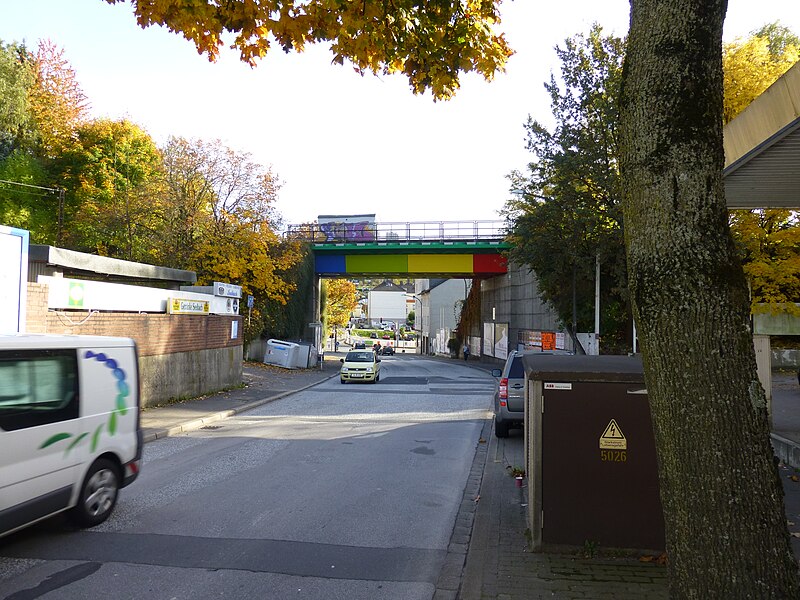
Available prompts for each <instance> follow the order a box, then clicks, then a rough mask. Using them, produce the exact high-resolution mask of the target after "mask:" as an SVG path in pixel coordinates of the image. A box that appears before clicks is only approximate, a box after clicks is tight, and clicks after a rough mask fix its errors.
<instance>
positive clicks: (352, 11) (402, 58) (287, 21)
mask: <svg viewBox="0 0 800 600" xmlns="http://www.w3.org/2000/svg"><path fill="white" fill-rule="evenodd" d="M107 2H109V3H110V4H117V3H120V2H124V0H107ZM131 4H133V11H134V13H135V15H136V19H137V21H138V23H139V25H141V26H142V27H149V26H151V25H161V26H163V27H166V28H167V29H169V30H170V31H173V32H176V33H180V34H181V35H183V36H184V37H185V38H186V39H187V40H189V41H191V42H192V43H194V45H195V46H196V47H197V51H198V52H200V53H201V54H205V55H207V56H208V58H209V60H211V61H214V60H216V59H217V57H218V56H219V54H220V51H221V49H222V48H223V47H224V46H225V44H226V39H227V40H228V42H227V43H230V47H231V48H233V49H235V50H236V51H238V52H239V55H240V57H241V60H243V61H244V62H246V63H248V64H249V65H251V66H254V65H255V64H257V62H258V59H261V58H263V57H264V56H266V55H267V53H268V52H269V51H270V50H271V49H272V47H273V46H277V47H278V48H279V49H280V50H283V51H284V52H290V51H292V50H294V51H297V52H302V51H303V49H304V48H305V47H306V45H307V44H313V43H325V42H327V43H329V44H330V49H331V52H332V53H333V62H334V63H337V64H340V65H341V64H344V62H345V61H348V62H349V63H351V64H352V65H353V67H354V68H355V69H356V70H357V71H359V72H361V73H364V72H368V71H369V72H372V73H376V74H378V73H383V74H389V73H401V74H403V75H405V76H406V77H407V78H408V81H409V84H410V85H411V89H412V90H413V91H414V93H418V94H419V93H423V92H425V91H428V90H430V91H431V93H432V94H433V96H434V98H436V99H448V98H450V97H452V96H453V94H454V93H455V91H456V90H457V89H458V88H459V76H460V74H461V73H468V72H476V73H479V74H480V75H482V76H483V77H485V78H486V79H487V80H489V79H491V78H492V77H493V76H494V74H495V73H496V72H497V71H499V70H502V69H503V67H504V65H505V63H506V60H507V59H508V57H509V56H511V54H512V52H511V49H510V48H509V47H508V45H507V44H506V41H505V38H504V37H503V35H502V34H501V33H497V32H496V31H495V29H496V27H497V26H498V25H499V23H500V15H499V11H498V6H499V2H498V1H496V0H494V1H485V2H483V1H480V0H467V1H465V2H462V1H460V0H445V1H442V2H434V3H426V2H417V1H416V0H395V1H394V2H383V1H378V0H364V1H362V2H338V1H332V0H309V1H307V2H293V1H292V0H247V1H245V0H234V1H229V2H213V1H211V0H198V1H194V2H182V1H177V0H147V1H143V0H132V2H131Z"/></svg>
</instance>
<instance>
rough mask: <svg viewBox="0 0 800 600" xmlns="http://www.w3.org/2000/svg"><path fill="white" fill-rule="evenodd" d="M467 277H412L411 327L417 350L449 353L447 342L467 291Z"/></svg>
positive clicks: (430, 352)
mask: <svg viewBox="0 0 800 600" xmlns="http://www.w3.org/2000/svg"><path fill="white" fill-rule="evenodd" d="M471 285H472V282H471V281H470V280H469V279H417V280H415V281H414V297H415V300H416V309H415V310H416V318H415V320H414V329H415V330H416V331H417V334H418V337H419V344H418V348H419V352H420V353H421V354H441V355H449V354H450V350H449V349H448V348H447V342H448V340H449V339H450V336H451V335H452V333H453V331H454V330H455V328H456V325H457V324H458V319H459V317H460V315H461V307H462V306H463V304H464V301H465V300H466V298H467V295H468V294H469V290H470V287H471Z"/></svg>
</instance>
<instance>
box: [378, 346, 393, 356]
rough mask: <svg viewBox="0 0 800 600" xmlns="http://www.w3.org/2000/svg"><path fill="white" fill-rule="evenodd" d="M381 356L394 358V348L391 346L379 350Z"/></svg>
mask: <svg viewBox="0 0 800 600" xmlns="http://www.w3.org/2000/svg"><path fill="white" fill-rule="evenodd" d="M381 354H382V355H383V356H394V347H392V346H385V347H384V348H383V350H381Z"/></svg>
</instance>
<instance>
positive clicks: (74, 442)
mask: <svg viewBox="0 0 800 600" xmlns="http://www.w3.org/2000/svg"><path fill="white" fill-rule="evenodd" d="M87 435H89V434H88V433H85V432H84V433H82V434H80V435H79V436H78V437H76V438H75V439H74V440H72V443H71V444H70V445H69V446H67V450H66V451H67V452H69V451H70V450H72V449H73V448H74V447H75V446H77V445H78V444H80V443H81V441H83V438H85V437H86V436H87Z"/></svg>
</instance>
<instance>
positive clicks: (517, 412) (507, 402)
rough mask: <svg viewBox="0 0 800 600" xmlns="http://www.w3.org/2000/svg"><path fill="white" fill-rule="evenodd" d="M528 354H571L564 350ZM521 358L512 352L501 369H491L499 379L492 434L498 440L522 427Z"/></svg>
mask: <svg viewBox="0 0 800 600" xmlns="http://www.w3.org/2000/svg"><path fill="white" fill-rule="evenodd" d="M530 353H531V354H566V355H570V354H572V352H566V351H564V350H544V351H542V352H535V351H534V352H530ZM522 357H523V352H520V351H519V350H512V351H511V352H509V353H508V358H507V359H506V364H505V365H503V368H502V369H492V375H493V376H494V377H498V378H499V381H498V382H497V390H496V391H495V393H494V434H495V436H497V437H499V438H504V437H508V430H509V429H510V428H512V427H520V428H521V427H523V421H524V420H525V369H524V368H523V366H522Z"/></svg>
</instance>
